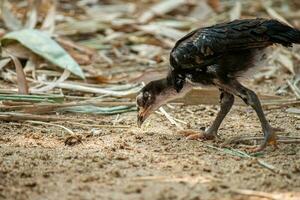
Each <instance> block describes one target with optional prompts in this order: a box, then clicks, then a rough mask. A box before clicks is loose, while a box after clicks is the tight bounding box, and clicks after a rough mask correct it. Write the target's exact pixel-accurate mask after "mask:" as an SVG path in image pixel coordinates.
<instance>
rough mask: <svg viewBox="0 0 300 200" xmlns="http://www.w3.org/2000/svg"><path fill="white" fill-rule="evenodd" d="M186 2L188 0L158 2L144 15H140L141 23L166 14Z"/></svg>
mask: <svg viewBox="0 0 300 200" xmlns="http://www.w3.org/2000/svg"><path fill="white" fill-rule="evenodd" d="M186 3H188V1H186V0H165V1H159V2H158V3H157V4H155V5H153V6H152V7H151V8H150V9H149V10H148V11H146V12H145V13H143V14H142V16H140V17H139V23H146V22H148V21H150V20H151V19H152V18H154V17H155V16H157V15H163V14H166V13H168V12H170V11H172V10H174V9H176V8H178V7H179V6H182V5H184V4H186Z"/></svg>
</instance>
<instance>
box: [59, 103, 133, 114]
mask: <svg viewBox="0 0 300 200" xmlns="http://www.w3.org/2000/svg"><path fill="white" fill-rule="evenodd" d="M135 110H136V107H135V106H113V107H98V106H93V105H86V106H72V107H67V108H62V109H59V110H58V111H62V112H75V113H89V114H102V115H114V114H119V113H124V112H130V111H135Z"/></svg>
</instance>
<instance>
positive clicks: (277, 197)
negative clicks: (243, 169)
mask: <svg viewBox="0 0 300 200" xmlns="http://www.w3.org/2000/svg"><path fill="white" fill-rule="evenodd" d="M232 192H235V193H237V194H242V195H247V196H256V197H262V198H267V199H272V200H282V199H284V198H283V196H281V195H277V194H271V193H267V192H261V191H254V190H241V189H238V190H232Z"/></svg>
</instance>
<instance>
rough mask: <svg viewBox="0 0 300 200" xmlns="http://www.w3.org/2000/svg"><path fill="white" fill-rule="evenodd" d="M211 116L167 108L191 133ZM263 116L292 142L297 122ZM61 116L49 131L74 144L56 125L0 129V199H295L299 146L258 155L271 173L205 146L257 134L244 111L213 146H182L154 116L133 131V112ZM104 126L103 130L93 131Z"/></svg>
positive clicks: (210, 111) (278, 114)
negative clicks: (243, 192)
mask: <svg viewBox="0 0 300 200" xmlns="http://www.w3.org/2000/svg"><path fill="white" fill-rule="evenodd" d="M217 109H218V107H216V106H201V105H199V106H179V105H177V106H175V108H173V109H172V108H167V107H166V110H167V111H168V112H169V113H170V114H171V115H172V116H174V117H176V118H178V119H181V120H183V121H186V122H189V125H188V126H189V127H190V128H192V129H195V130H197V129H199V128H200V129H203V128H205V127H207V126H208V125H209V124H210V122H211V121H212V120H213V119H214V117H215V115H216V112H217ZM266 114H267V117H268V119H269V120H270V122H271V124H273V125H274V126H275V127H282V128H284V129H285V131H284V132H283V133H281V135H299V130H300V123H299V122H300V119H299V118H298V119H297V118H295V117H294V116H293V115H290V114H287V113H285V112H284V109H272V110H267V111H266ZM64 117H72V118H74V121H69V122H60V123H56V124H62V125H64V126H65V127H68V128H70V129H72V130H73V131H74V132H75V133H76V134H77V135H78V136H76V138H71V139H70V138H69V140H67V138H68V137H69V136H70V135H68V133H66V131H65V130H63V129H61V128H59V127H56V126H50V125H37V124H31V123H28V122H24V123H12V122H1V124H0V199H193V200H196V199H228V200H229V199H234V200H235V199H268V198H261V197H259V196H253V195H251V196H247V195H241V194H239V193H240V192H241V191H239V190H241V189H247V190H256V191H264V192H269V193H271V194H272V196H269V197H274V198H278V197H279V199H295V200H296V199H300V193H299V192H300V151H299V150H300V146H299V145H297V144H280V145H279V149H278V150H276V151H273V149H272V148H271V147H269V148H267V149H266V150H265V151H264V152H263V153H262V154H261V155H260V156H259V158H258V159H260V160H263V161H265V162H267V163H268V164H270V165H272V166H274V167H275V168H276V172H272V171H270V170H268V169H266V168H264V167H262V166H260V165H259V164H258V163H257V161H256V160H255V159H248V158H240V157H237V156H233V155H229V154H226V153H224V152H222V151H219V150H215V149H212V148H210V147H208V145H214V146H218V147H223V146H222V145H223V144H224V142H226V141H228V140H229V139H230V138H233V137H235V136H246V135H247V136H249V135H250V136H254V135H256V136H261V135H262V134H261V129H260V125H259V123H258V120H257V118H256V116H255V113H254V112H253V111H251V109H249V108H247V107H237V106H235V107H234V108H233V110H232V111H231V112H230V114H229V115H228V116H227V118H226V120H225V121H224V123H223V125H222V127H221V128H220V131H219V134H220V140H219V141H214V142H211V141H190V140H186V139H185V137H184V136H182V135H180V134H178V132H177V129H176V128H175V127H173V126H171V125H170V123H169V121H167V120H166V119H165V117H164V116H161V115H159V114H154V115H152V116H151V117H150V119H149V120H148V121H147V122H146V123H145V125H144V127H143V129H138V128H137V127H136V125H135V120H136V113H134V112H132V113H126V114H122V115H120V116H119V117H118V118H116V116H108V117H103V116H90V115H89V116H88V115H75V116H74V115H64ZM88 120H90V121H88ZM113 122H115V124H116V126H112V125H111V124H112V123H113ZM75 123H81V124H75ZM83 124H84V125H83ZM104 124H108V125H109V126H108V127H101V126H99V125H104ZM118 126H119V127H118ZM122 126H123V127H122ZM126 126H129V127H128V128H127V127H126ZM76 140H77V142H76ZM66 141H67V143H68V144H74V145H73V146H70V145H65V142H66ZM227 147H230V148H235V149H239V150H245V149H246V147H247V146H246V144H235V145H233V144H231V145H227ZM257 195H258V194H257ZM259 195H265V194H264V193H263V194H259ZM268 195H270V194H268ZM282 195H283V196H284V198H282Z"/></svg>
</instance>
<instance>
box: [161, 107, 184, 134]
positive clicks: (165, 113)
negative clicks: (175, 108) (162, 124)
mask: <svg viewBox="0 0 300 200" xmlns="http://www.w3.org/2000/svg"><path fill="white" fill-rule="evenodd" d="M159 111H160V112H162V113H163V114H164V115H165V117H166V118H167V119H168V120H169V121H170V122H171V124H173V125H175V126H176V127H177V128H179V129H183V128H182V126H180V125H179V124H178V123H177V122H176V121H175V120H174V119H173V117H171V115H170V114H169V113H167V112H166V111H165V109H164V108H163V107H160V108H159Z"/></svg>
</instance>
